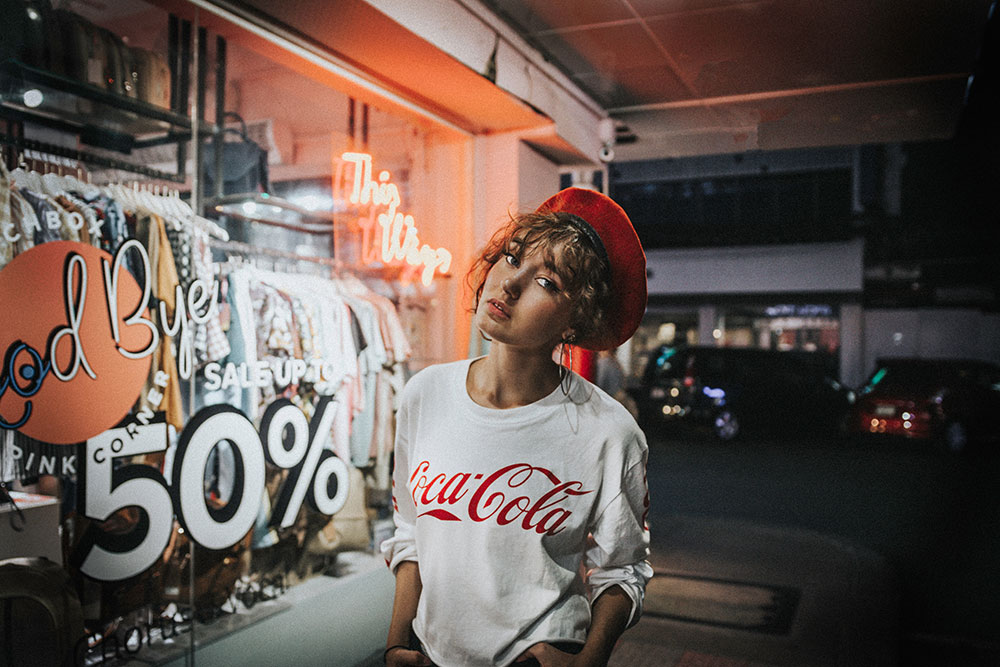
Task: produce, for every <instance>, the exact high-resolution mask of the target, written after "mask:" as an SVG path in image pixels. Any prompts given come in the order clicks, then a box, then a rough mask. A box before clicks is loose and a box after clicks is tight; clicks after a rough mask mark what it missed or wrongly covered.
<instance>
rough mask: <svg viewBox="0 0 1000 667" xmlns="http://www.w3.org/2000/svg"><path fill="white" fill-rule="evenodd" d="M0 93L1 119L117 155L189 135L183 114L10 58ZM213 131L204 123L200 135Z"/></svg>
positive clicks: (0, 66) (0, 76)
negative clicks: (40, 127)
mask: <svg viewBox="0 0 1000 667" xmlns="http://www.w3.org/2000/svg"><path fill="white" fill-rule="evenodd" d="M0 93H2V99H0V107H2V110H0V115H2V117H4V118H8V119H11V120H16V121H30V122H34V123H39V124H41V125H46V126H48V127H52V128H55V129H58V130H61V131H66V132H73V133H75V134H77V135H78V136H79V137H80V141H81V142H82V143H85V144H89V145H92V146H98V147H101V148H108V149H111V150H116V151H118V152H121V153H126V154H127V153H129V152H131V150H132V149H133V148H135V147H138V146H144V145H145V146H148V145H155V144H158V143H173V142H177V141H183V140H186V139H188V138H190V135H191V119H190V118H188V117H187V116H185V115H182V114H178V113H175V112H173V111H171V110H169V109H165V108H162V107H158V106H155V105H152V104H149V103H147V102H144V101H142V100H139V99H135V98H131V97H125V96H122V95H117V94H115V93H112V92H109V91H107V90H102V89H101V88H99V87H97V86H95V85H93V84H90V83H86V82H82V81H77V80H74V79H68V78H66V77H62V76H59V75H57V74H53V73H52V72H48V71H45V70H40V69H37V68H34V67H31V66H29V65H25V64H23V63H20V62H17V61H13V60H7V61H4V62H3V63H0ZM215 131H216V128H215V126H214V125H213V124H211V123H203V124H202V125H201V126H200V132H199V133H200V134H202V135H203V136H209V135H212V134H213V133H215Z"/></svg>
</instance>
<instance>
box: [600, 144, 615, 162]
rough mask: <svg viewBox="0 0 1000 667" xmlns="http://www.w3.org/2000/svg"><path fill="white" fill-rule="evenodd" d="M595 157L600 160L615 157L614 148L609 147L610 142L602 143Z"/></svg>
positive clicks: (607, 160) (604, 160)
mask: <svg viewBox="0 0 1000 667" xmlns="http://www.w3.org/2000/svg"><path fill="white" fill-rule="evenodd" d="M597 158H598V159H599V160H600V161H601V162H611V161H612V160H614V159H615V149H614V148H612V147H611V144H604V145H603V146H601V150H599V151H598V152H597Z"/></svg>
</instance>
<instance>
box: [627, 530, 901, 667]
mask: <svg viewBox="0 0 1000 667" xmlns="http://www.w3.org/2000/svg"><path fill="white" fill-rule="evenodd" d="M651 530H652V535H653V536H654V542H653V545H652V555H651V558H650V561H651V563H652V565H653V568H654V570H655V572H656V573H657V575H656V576H654V579H653V580H652V581H651V582H650V585H649V587H648V589H647V598H646V604H645V608H646V613H645V614H644V615H643V617H642V619H641V620H640V621H639V623H638V624H637V625H636V626H634V627H633V628H631V629H630V630H628V631H627V632H626V633H625V635H624V636H623V637H622V639H621V641H620V643H619V646H618V647H617V649H616V651H615V653H614V655H613V657H612V660H611V663H610V665H611V667H654V666H655V667H778V666H788V667H792V666H794V667H848V666H849V667H888V666H891V665H896V664H898V642H899V639H898V634H899V633H898V619H899V598H900V596H899V587H898V584H897V582H896V577H895V575H894V573H893V572H892V570H891V569H890V568H889V566H888V565H887V564H886V562H885V560H884V559H883V558H882V557H880V556H878V555H877V554H875V553H874V552H872V551H870V550H868V549H865V548H862V547H860V546H858V545H854V544H851V543H848V542H846V541H844V540H842V539H838V538H834V537H830V536H827V535H823V534H820V533H816V532H812V531H808V530H804V529H799V528H791V527H782V526H770V525H760V524H754V523H750V522H746V521H738V520H730V519H721V518H713V517H693V516H676V515H675V516H670V517H667V518H661V519H660V522H659V524H658V525H655V526H651Z"/></svg>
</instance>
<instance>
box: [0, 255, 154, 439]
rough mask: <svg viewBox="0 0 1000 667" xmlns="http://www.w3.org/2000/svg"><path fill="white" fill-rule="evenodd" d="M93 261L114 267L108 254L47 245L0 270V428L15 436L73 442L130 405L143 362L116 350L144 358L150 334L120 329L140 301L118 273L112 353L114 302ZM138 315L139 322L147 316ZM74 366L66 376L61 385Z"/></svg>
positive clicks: (138, 328)
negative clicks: (138, 353) (117, 337)
mask: <svg viewBox="0 0 1000 667" xmlns="http://www.w3.org/2000/svg"><path fill="white" fill-rule="evenodd" d="M74 257H80V258H81V259H82V260H83V261H82V263H81V262H80V261H79V260H75V259H73V258H74ZM102 260H103V261H105V262H107V263H108V266H109V267H111V266H113V258H112V257H111V255H109V254H108V253H107V252H104V251H103V250H100V249H99V248H94V247H92V246H89V245H85V244H83V243H74V242H71V241H54V242H51V243H44V244H42V245H38V246H35V247H34V248H31V249H30V250H28V251H26V252H24V253H21V254H20V255H18V256H17V257H15V258H14V259H13V260H12V261H11V262H10V263H9V264H8V265H7V266H6V267H4V269H3V270H2V271H0V317H2V318H3V326H2V327H0V353H2V354H3V365H2V367H0V419H2V420H3V422H4V424H3V427H4V428H8V429H9V428H12V427H16V428H17V430H18V431H20V432H21V433H24V434H25V435H28V436H31V437H32V438H35V439H37V440H41V441H43V442H50V443H56V444H71V443H77V442H82V441H84V440H86V439H88V438H91V437H93V436H95V435H98V434H99V433H102V432H104V431H106V430H107V429H109V428H111V427H113V426H114V425H115V424H117V423H118V422H119V421H121V419H122V418H123V417H124V416H125V415H126V414H128V412H129V410H130V409H131V408H132V406H133V405H134V404H135V402H136V399H137V398H138V397H139V394H140V393H141V392H142V388H143V386H144V385H145V382H146V378H147V377H148V376H149V367H150V364H151V363H152V357H151V356H146V357H143V358H141V359H129V358H128V357H126V356H124V355H123V354H121V352H120V351H119V348H121V349H124V350H127V351H133V352H134V351H138V350H143V349H145V348H146V347H147V346H148V344H149V343H150V341H151V340H152V335H153V333H152V331H151V330H150V329H149V328H147V327H146V326H145V325H143V324H141V323H138V324H131V325H126V324H125V319H126V318H127V317H129V316H130V315H131V314H132V313H133V311H135V310H136V309H137V307H138V306H139V304H140V302H141V300H142V289H141V288H140V287H139V284H138V283H137V282H136V280H135V278H133V277H132V275H131V274H130V273H129V272H128V270H127V269H126V268H125V267H124V266H122V268H121V270H120V271H119V272H118V287H117V297H116V298H115V301H116V303H117V306H118V313H117V318H116V319H117V320H118V326H119V333H120V341H119V343H117V344H116V342H115V339H114V336H113V334H112V328H111V313H110V311H109V308H108V302H109V299H111V298H114V295H109V294H108V292H109V291H110V290H111V288H110V287H107V288H106V287H105V278H104V271H103V268H102V264H101V262H102ZM84 269H85V271H84ZM84 273H85V274H86V290H83V289H82V287H83V280H82V278H83V277H84ZM67 275H69V276H70V279H69V280H67ZM144 313H145V317H147V318H148V316H149V315H148V308H147V309H146V311H144ZM53 348H54V350H55V352H54V354H53V352H52V349H53ZM53 357H54V358H53ZM74 366H76V373H75V375H73V376H72V377H71V378H69V377H67V376H69V375H71V374H72V369H73V367H74ZM88 368H89V370H90V371H92V372H93V375H94V377H91V376H90V373H89V372H88ZM57 371H58V373H61V374H62V375H63V377H66V378H67V379H60V377H59V376H58V375H57Z"/></svg>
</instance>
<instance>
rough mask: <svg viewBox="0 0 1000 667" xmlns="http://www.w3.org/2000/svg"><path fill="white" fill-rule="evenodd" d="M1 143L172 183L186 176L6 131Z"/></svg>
mask: <svg viewBox="0 0 1000 667" xmlns="http://www.w3.org/2000/svg"><path fill="white" fill-rule="evenodd" d="M0 144H4V145H6V146H13V147H14V148H17V149H18V150H22V151H23V150H32V151H38V152H39V153H48V154H49V155H54V156H56V157H64V158H68V159H70V160H76V161H77V162H83V163H85V164H87V165H90V166H95V167H104V168H106V169H118V170H120V171H127V172H131V173H133V174H139V175H142V176H146V177H148V178H153V179H156V180H160V181H170V182H172V183H184V182H185V179H184V177H183V176H180V175H178V174H171V173H169V172H166V171H160V170H159V169H150V168H149V167H144V166H142V165H138V164H132V163H131V162H125V161H124V160H116V159H114V158H109V157H106V156H104V155H98V154H96V153H90V152H88V151H82V150H77V149H74V148H66V147H65V146H57V145H56V144H49V143H46V142H44V141H36V140H34V139H25V138H24V137H16V136H12V135H9V134H6V133H0Z"/></svg>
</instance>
